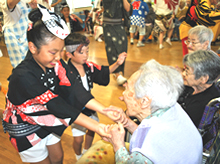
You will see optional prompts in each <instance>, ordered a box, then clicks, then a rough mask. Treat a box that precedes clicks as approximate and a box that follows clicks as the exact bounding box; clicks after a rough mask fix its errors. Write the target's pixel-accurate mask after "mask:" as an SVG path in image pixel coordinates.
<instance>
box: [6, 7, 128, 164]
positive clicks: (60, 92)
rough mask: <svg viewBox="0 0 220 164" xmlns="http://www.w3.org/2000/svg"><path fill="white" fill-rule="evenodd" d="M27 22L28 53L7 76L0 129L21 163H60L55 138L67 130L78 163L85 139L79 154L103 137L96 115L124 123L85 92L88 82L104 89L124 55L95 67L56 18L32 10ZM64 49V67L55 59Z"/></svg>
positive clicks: (82, 42) (79, 40) (84, 44)
mask: <svg viewBox="0 0 220 164" xmlns="http://www.w3.org/2000/svg"><path fill="white" fill-rule="evenodd" d="M29 19H30V20H31V21H32V22H33V23H32V25H30V26H29V29H28V31H27V39H28V48H29V50H28V52H27V55H26V58H25V59H24V60H23V61H22V62H21V63H20V64H19V65H18V66H17V67H16V68H15V69H14V70H13V72H12V74H11V76H10V77H9V86H8V92H7V98H6V99H7V103H6V109H5V111H4V113H3V128H4V130H5V131H7V132H8V133H9V139H10V141H11V143H12V145H13V146H14V147H15V149H16V150H17V151H18V152H19V155H20V157H21V159H22V161H23V162H29V163H36V162H39V163H62V160H63V151H62V146H61V142H60V136H61V135H62V134H63V132H64V130H65V129H66V127H68V126H69V125H71V127H72V132H73V136H74V144H73V148H74V151H75V153H76V157H77V159H78V158H80V156H81V155H82V142H83V136H84V135H85V134H86V139H87V140H86V141H85V149H88V148H89V147H90V146H91V144H92V140H93V137H94V132H96V133H98V134H99V135H100V136H102V137H109V134H108V133H106V131H105V128H106V125H104V124H101V123H98V117H97V113H96V112H100V113H101V114H104V115H106V116H108V117H109V118H110V119H112V120H113V121H116V122H122V123H123V122H124V121H126V118H125V117H124V115H122V113H123V110H122V109H121V111H115V112H109V111H105V110H103V109H104V108H105V106H104V105H102V104H101V103H100V102H98V101H97V100H96V99H95V98H94V97H93V96H92V94H91V89H92V87H93V83H97V84H99V85H105V86H106V85H108V83H109V78H110V77H109V74H110V73H112V72H113V71H114V70H115V69H117V67H118V66H119V65H121V64H122V63H123V62H124V60H125V58H126V56H127V54H126V53H125V52H123V53H121V54H118V55H119V57H118V59H117V61H116V62H115V63H114V64H112V65H111V66H99V65H97V64H95V63H92V62H88V61H87V59H88V51H89V47H88V45H89V39H88V38H87V37H85V36H83V35H81V34H79V33H69V30H68V27H67V25H66V23H65V22H64V20H63V19H61V18H60V17H59V16H58V15H56V14H55V13H52V12H50V11H49V10H47V9H46V8H44V7H43V6H41V5H38V8H37V9H34V10H32V11H31V12H30V14H29ZM64 43H65V44H64ZM64 47H65V49H66V53H67V56H68V57H69V61H68V64H66V63H65V62H64V61H63V60H62V59H61V57H62V55H63V53H64V51H63V50H64ZM88 116H89V117H88ZM73 123H74V124H73ZM76 124H77V126H76ZM83 127H85V128H86V129H88V131H87V133H86V129H82V128H83ZM84 151H85V150H84Z"/></svg>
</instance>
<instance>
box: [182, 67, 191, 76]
mask: <svg viewBox="0 0 220 164" xmlns="http://www.w3.org/2000/svg"><path fill="white" fill-rule="evenodd" d="M183 72H185V75H186V76H188V75H193V73H191V72H188V70H187V69H186V68H184V69H183Z"/></svg>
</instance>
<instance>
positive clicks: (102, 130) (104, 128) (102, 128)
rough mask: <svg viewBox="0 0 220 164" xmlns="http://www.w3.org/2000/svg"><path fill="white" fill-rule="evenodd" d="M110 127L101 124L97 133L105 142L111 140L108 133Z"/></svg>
mask: <svg viewBox="0 0 220 164" xmlns="http://www.w3.org/2000/svg"><path fill="white" fill-rule="evenodd" d="M108 126H109V125H105V124H101V123H99V125H98V127H97V130H96V133H98V134H99V135H100V136H101V137H102V138H103V139H104V140H105V141H108V139H109V138H111V134H109V133H108V132H107V129H108Z"/></svg>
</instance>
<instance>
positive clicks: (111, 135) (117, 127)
mask: <svg viewBox="0 0 220 164" xmlns="http://www.w3.org/2000/svg"><path fill="white" fill-rule="evenodd" d="M104 111H106V112H107V116H108V117H109V118H111V119H112V120H113V121H114V122H116V123H117V124H111V125H104V124H101V126H100V130H101V131H102V133H99V134H100V135H101V137H102V138H103V140H105V141H108V142H110V143H112V145H113V148H114V150H115V151H117V150H118V149H119V148H120V147H124V146H125V143H124V136H125V130H124V127H126V126H127V123H128V117H127V116H126V114H125V112H124V111H123V110H122V109H121V108H118V107H115V106H110V107H108V108H105V109H104Z"/></svg>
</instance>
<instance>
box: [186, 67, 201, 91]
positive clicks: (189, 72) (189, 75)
mask: <svg viewBox="0 0 220 164" xmlns="http://www.w3.org/2000/svg"><path fill="white" fill-rule="evenodd" d="M182 74H183V80H184V85H187V86H191V87H193V86H198V85H200V79H197V80H196V79H195V75H194V73H193V68H191V67H189V66H187V65H185V68H184V71H183V73H182Z"/></svg>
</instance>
